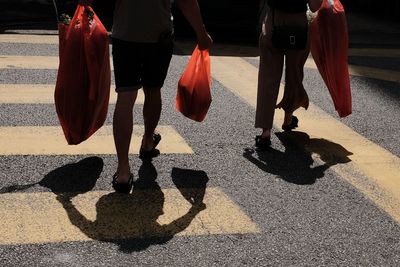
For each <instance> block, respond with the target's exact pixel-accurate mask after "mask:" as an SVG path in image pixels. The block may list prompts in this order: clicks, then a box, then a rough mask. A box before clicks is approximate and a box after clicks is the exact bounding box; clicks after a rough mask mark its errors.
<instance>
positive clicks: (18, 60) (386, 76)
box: [0, 55, 400, 83]
mask: <svg viewBox="0 0 400 267" xmlns="http://www.w3.org/2000/svg"><path fill="white" fill-rule="evenodd" d="M58 63H59V61H58V57H55V56H6V55H3V56H0V69H52V70H55V69H58ZM305 67H306V68H309V69H315V70H316V69H317V66H316V65H315V62H314V60H313V59H312V58H309V59H307V62H306V64H305ZM111 68H112V69H113V66H112V62H111ZM349 73H350V75H353V76H359V77H366V78H372V79H378V80H383V81H390V82H396V83H400V71H394V70H384V69H378V68H371V67H363V66H355V65H349Z"/></svg>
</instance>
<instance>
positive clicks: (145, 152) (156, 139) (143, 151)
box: [139, 133, 161, 159]
mask: <svg viewBox="0 0 400 267" xmlns="http://www.w3.org/2000/svg"><path fill="white" fill-rule="evenodd" d="M160 141H161V135H160V134H159V133H153V140H152V143H150V145H149V144H145V142H144V139H143V140H142V145H141V147H140V151H139V158H141V159H145V158H154V157H157V156H158V155H159V154H160V151H159V150H158V149H156V147H157V145H158V143H160Z"/></svg>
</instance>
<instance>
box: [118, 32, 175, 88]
mask: <svg viewBox="0 0 400 267" xmlns="http://www.w3.org/2000/svg"><path fill="white" fill-rule="evenodd" d="M172 51H173V41H172V39H171V40H170V41H167V42H158V43H135V42H128V41H123V40H119V39H115V38H113V39H112V55H113V63H114V76H115V85H116V89H115V91H117V92H125V91H132V90H138V89H140V88H142V87H147V88H161V87H162V86H163V84H164V81H165V78H166V77H167V73H168V67H169V64H170V62H171V58H172Z"/></svg>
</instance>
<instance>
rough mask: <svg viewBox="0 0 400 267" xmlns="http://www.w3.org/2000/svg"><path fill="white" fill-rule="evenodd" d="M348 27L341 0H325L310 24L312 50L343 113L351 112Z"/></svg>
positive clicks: (338, 110) (341, 114) (343, 114)
mask: <svg viewBox="0 0 400 267" xmlns="http://www.w3.org/2000/svg"><path fill="white" fill-rule="evenodd" d="M348 41H349V37H348V31H347V21H346V15H345V11H344V8H343V6H342V4H341V3H340V1H339V0H324V1H323V3H322V6H321V8H320V10H319V11H318V15H317V17H316V18H315V19H314V20H313V21H312V22H311V26H310V47H311V54H312V56H313V58H314V61H315V63H316V65H317V67H318V70H319V72H320V74H321V76H322V78H323V79H324V82H325V84H326V86H327V87H328V90H329V93H330V95H331V97H332V100H333V103H334V105H335V109H336V110H337V112H338V113H339V116H340V117H346V116H348V115H350V114H351V112H352V103H351V89H350V77H349V70H348Z"/></svg>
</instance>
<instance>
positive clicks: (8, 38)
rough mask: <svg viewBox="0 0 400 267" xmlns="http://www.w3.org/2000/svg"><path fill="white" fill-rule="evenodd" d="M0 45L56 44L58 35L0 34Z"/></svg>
mask: <svg viewBox="0 0 400 267" xmlns="http://www.w3.org/2000/svg"><path fill="white" fill-rule="evenodd" d="M0 43H25V44H58V35H37V34H0Z"/></svg>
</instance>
